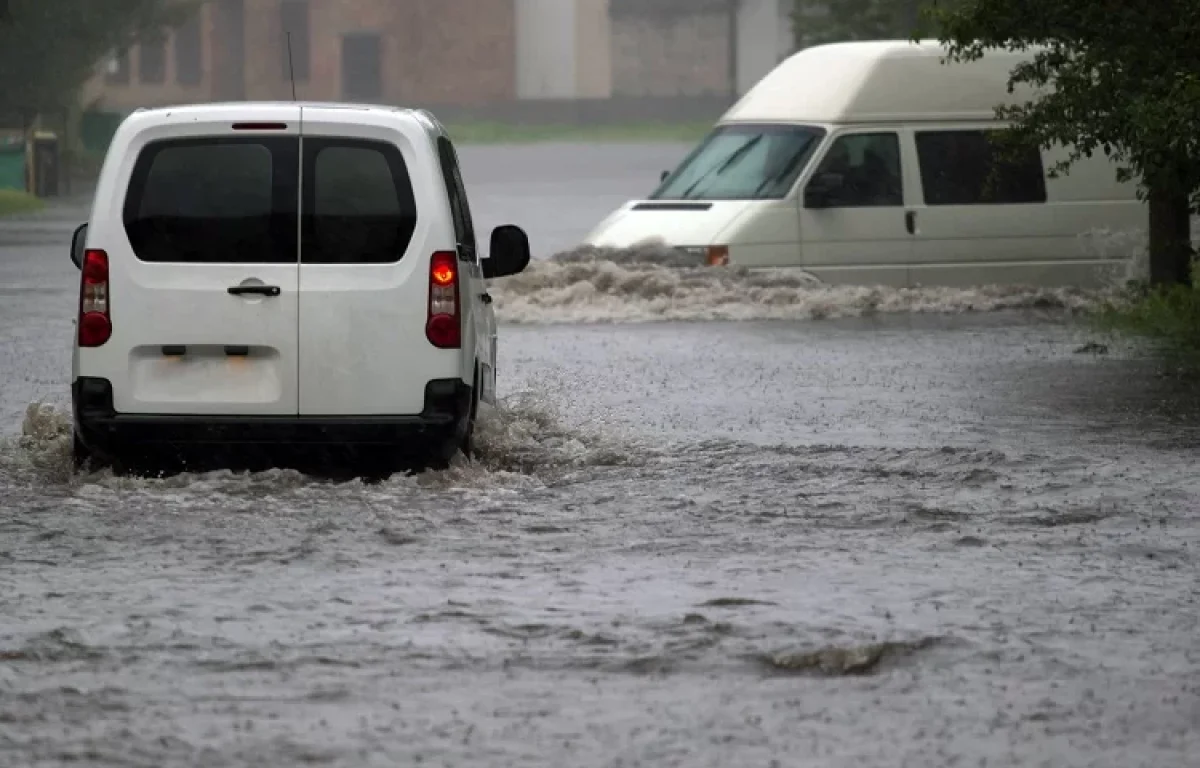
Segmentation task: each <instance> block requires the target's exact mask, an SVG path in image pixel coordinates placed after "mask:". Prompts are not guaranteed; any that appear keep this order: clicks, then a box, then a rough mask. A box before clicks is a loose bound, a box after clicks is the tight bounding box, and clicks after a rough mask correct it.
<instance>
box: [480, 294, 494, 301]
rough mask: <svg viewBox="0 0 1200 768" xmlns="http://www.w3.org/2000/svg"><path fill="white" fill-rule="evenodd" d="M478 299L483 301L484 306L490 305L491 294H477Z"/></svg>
mask: <svg viewBox="0 0 1200 768" xmlns="http://www.w3.org/2000/svg"><path fill="white" fill-rule="evenodd" d="M479 298H480V299H483V303H484V304H491V303H492V294H490V293H481V294H479Z"/></svg>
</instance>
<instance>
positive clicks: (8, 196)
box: [0, 189, 46, 218]
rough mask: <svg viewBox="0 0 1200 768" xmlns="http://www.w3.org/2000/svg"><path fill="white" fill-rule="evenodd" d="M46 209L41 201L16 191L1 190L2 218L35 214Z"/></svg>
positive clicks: (0, 216) (0, 208)
mask: <svg viewBox="0 0 1200 768" xmlns="http://www.w3.org/2000/svg"><path fill="white" fill-rule="evenodd" d="M45 207H46V204H45V203H44V202H42V201H41V200H40V199H38V198H36V197H34V196H33V195H30V194H28V193H26V192H18V191H16V190H15V189H0V218H3V217H5V216H13V215H16V214H21V213H34V212H36V211H40V210H42V209H43V208H45Z"/></svg>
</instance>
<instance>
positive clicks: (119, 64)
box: [104, 51, 132, 85]
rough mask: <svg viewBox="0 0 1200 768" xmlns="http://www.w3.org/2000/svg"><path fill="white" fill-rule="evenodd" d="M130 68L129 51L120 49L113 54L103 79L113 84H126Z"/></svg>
mask: <svg viewBox="0 0 1200 768" xmlns="http://www.w3.org/2000/svg"><path fill="white" fill-rule="evenodd" d="M130 70H131V68H130V66H129V51H122V52H120V53H117V54H114V55H113V58H112V61H110V62H109V65H108V71H107V72H106V73H105V75H104V79H105V80H107V81H108V82H110V83H112V84H113V85H128V84H129V80H130V76H131V74H132V73H131V71H130Z"/></svg>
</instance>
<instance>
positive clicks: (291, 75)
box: [284, 32, 296, 101]
mask: <svg viewBox="0 0 1200 768" xmlns="http://www.w3.org/2000/svg"><path fill="white" fill-rule="evenodd" d="M284 34H285V35H287V51H288V79H289V80H291V81H292V101H296V65H295V64H294V63H292V33H291V32H285V33H284Z"/></svg>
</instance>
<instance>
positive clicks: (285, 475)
mask: <svg viewBox="0 0 1200 768" xmlns="http://www.w3.org/2000/svg"><path fill="white" fill-rule="evenodd" d="M72 444H73V437H72V423H71V414H70V412H69V411H67V410H64V409H61V408H59V407H57V406H54V405H50V404H46V403H41V402H35V403H30V404H29V406H28V407H27V409H26V412H25V417H24V419H23V420H22V424H21V432H20V434H19V435H17V436H15V437H12V438H0V479H3V480H5V481H7V482H13V481H19V482H23V483H32V484H35V485H39V486H43V487H48V486H60V487H61V486H75V487H78V486H83V485H99V486H103V487H107V488H110V489H114V490H135V489H141V488H147V487H157V488H159V489H167V488H192V489H195V488H196V487H197V486H205V487H209V488H211V489H212V490H213V491H214V492H219V491H220V490H221V489H230V488H232V486H234V485H236V486H237V490H238V491H239V492H240V493H243V494H251V495H253V494H254V493H255V489H259V490H263V491H267V490H269V491H272V492H278V491H280V490H282V489H284V488H288V487H296V486H301V485H306V484H308V483H310V482H313V481H311V480H309V479H308V478H307V477H305V476H304V475H302V474H301V473H299V472H294V471H291V470H269V471H266V472H258V473H248V474H237V473H233V472H228V471H218V472H206V473H184V474H181V475H174V476H171V477H166V478H161V479H145V478H136V477H118V476H114V475H113V473H112V472H110V471H108V470H102V471H98V472H86V471H85V472H77V471H76V470H75V466H74V460H73V456H72ZM644 455H645V453H644V451H641V450H639V449H638V448H637V447H636V446H635V445H634V444H633V443H632V442H631V441H630V440H625V439H623V438H622V437H621V436H619V435H615V434H612V433H611V430H601V429H599V428H596V427H588V426H578V425H570V424H568V423H567V421H566V419H565V418H564V417H563V416H562V414H561V413H560V412H559V411H558V410H557V408H556V407H555V406H554V405H553V403H552V402H551V401H550V399H549V398H548V397H546V396H544V395H542V394H539V393H537V392H521V393H517V394H515V395H512V396H510V397H508V398H505V399H504V400H503V401H502V402H501V403H500V404H499V406H498V407H490V406H487V405H481V408H480V413H479V421H478V423H477V425H476V455H475V457H474V458H473V459H472V460H468V459H466V458H465V457H463V456H462V455H459V456H458V457H457V459H456V460H455V462H454V463H453V464H452V466H451V467H450V468H449V469H447V470H444V471H440V472H424V473H420V474H418V475H409V474H398V475H396V476H394V477H393V478H391V480H389V481H388V483H389V484H391V485H398V484H415V485H418V486H420V487H426V488H444V489H448V488H464V487H474V488H488V487H499V486H506V487H512V486H528V485H529V484H530V483H533V484H540V483H541V482H543V481H545V480H547V479H550V478H551V477H553V476H557V475H561V474H562V473H563V472H565V471H570V470H576V469H585V468H588V467H607V466H626V465H629V464H631V463H634V462H636V461H637V460H638V457H639V456H644Z"/></svg>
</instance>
